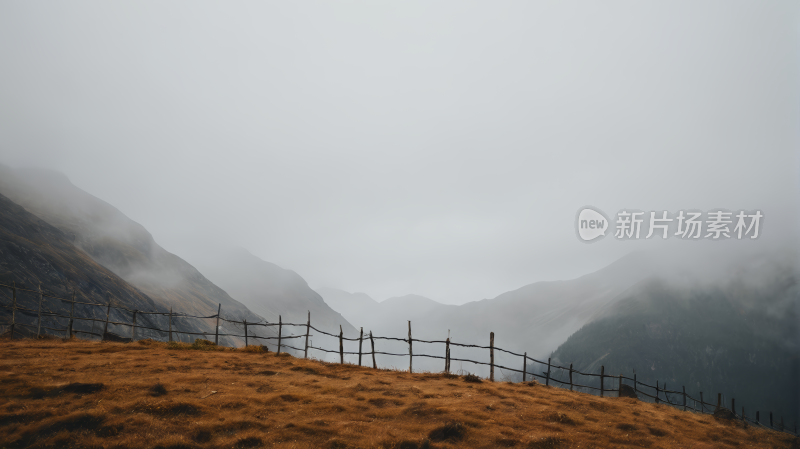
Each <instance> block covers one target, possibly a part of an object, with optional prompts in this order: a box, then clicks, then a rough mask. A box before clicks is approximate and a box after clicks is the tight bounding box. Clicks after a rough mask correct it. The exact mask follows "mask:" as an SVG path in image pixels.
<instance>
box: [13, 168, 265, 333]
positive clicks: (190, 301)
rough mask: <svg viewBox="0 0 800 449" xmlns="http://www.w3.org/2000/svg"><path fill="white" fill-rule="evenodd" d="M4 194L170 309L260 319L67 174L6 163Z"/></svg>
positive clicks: (204, 314)
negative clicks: (220, 310)
mask: <svg viewBox="0 0 800 449" xmlns="http://www.w3.org/2000/svg"><path fill="white" fill-rule="evenodd" d="M0 194H3V195H5V196H6V197H8V198H9V199H11V200H12V201H14V202H15V203H17V204H19V205H21V206H22V207H24V208H25V209H26V210H28V211H29V212H31V213H33V214H34V215H36V216H37V217H39V218H40V219H42V220H44V221H46V222H47V223H50V224H51V225H53V226H55V227H56V228H58V229H59V230H61V231H62V232H63V233H64V235H66V238H67V239H68V241H70V242H71V243H73V244H74V245H75V246H76V247H78V248H80V249H82V250H83V251H85V252H86V254H88V255H89V256H90V257H91V258H92V259H94V260H95V261H96V262H97V263H99V264H100V265H102V266H104V267H106V268H108V269H109V270H111V271H112V272H113V273H115V274H116V275H117V276H119V277H120V278H122V279H124V280H126V281H127V282H129V283H130V284H131V285H134V286H136V287H137V288H138V289H139V290H140V291H142V292H143V293H145V294H146V295H147V296H148V297H150V298H151V299H152V300H153V301H154V302H155V303H157V304H159V305H160V306H162V307H164V308H167V309H168V308H169V307H172V308H173V310H174V311H176V312H184V313H188V314H193V315H200V316H210V315H215V314H216V313H217V308H218V306H219V305H220V304H221V305H222V310H223V315H227V316H229V317H233V318H236V319H241V318H247V319H250V320H252V321H258V320H259V318H260V317H258V316H257V315H255V314H253V313H252V312H251V311H250V310H248V309H247V307H245V306H244V305H242V304H241V303H240V302H238V301H236V300H235V299H233V298H231V296H230V295H228V293H226V292H225V291H224V290H222V289H221V288H219V287H218V286H216V285H214V284H213V283H212V282H211V281H209V280H208V279H207V278H206V277H205V276H203V275H202V274H201V273H200V272H199V271H197V270H196V269H195V268H194V267H193V266H191V265H190V264H189V263H187V262H186V261H184V260H183V259H181V258H180V257H178V256H176V255H174V254H172V253H169V252H168V251H166V250H165V249H164V248H162V247H161V246H159V245H158V244H157V243H156V242H155V240H154V239H153V237H152V235H150V233H149V232H147V230H146V229H145V228H144V227H143V226H142V225H140V224H139V223H136V222H135V221H133V220H131V219H130V218H128V217H127V216H125V215H124V214H123V213H122V212H120V211H119V210H118V209H117V208H115V207H113V206H112V205H110V204H108V203H106V202H105V201H102V200H100V199H99V198H96V197H94V196H92V195H90V194H89V193H87V192H85V191H83V190H81V189H79V188H78V187H76V186H75V185H73V184H72V183H71V182H70V181H69V180H68V179H67V178H66V176H64V175H63V174H61V173H58V172H53V171H49V170H41V169H18V170H13V169H11V168H9V167H7V166H4V165H1V164H0ZM212 327H213V326H212Z"/></svg>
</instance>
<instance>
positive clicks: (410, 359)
mask: <svg viewBox="0 0 800 449" xmlns="http://www.w3.org/2000/svg"><path fill="white" fill-rule="evenodd" d="M413 363H414V352H413V351H412V350H411V320H409V321H408V372H409V374H410V373H413V372H414V371H413V370H412V365H413Z"/></svg>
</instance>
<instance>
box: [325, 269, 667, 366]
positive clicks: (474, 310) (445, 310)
mask: <svg viewBox="0 0 800 449" xmlns="http://www.w3.org/2000/svg"><path fill="white" fill-rule="evenodd" d="M661 265H662V263H661V262H660V261H659V259H658V258H657V257H653V256H652V255H651V254H649V253H634V254H630V255H628V256H626V257H623V258H622V259H620V260H618V261H616V262H614V263H612V264H611V265H609V266H607V267H605V268H603V269H601V270H599V271H597V272H595V273H591V274H588V275H585V276H582V277H580V278H577V279H572V280H568V281H547V282H537V283H535V284H530V285H526V286H524V287H521V288H519V289H517V290H514V291H511V292H507V293H504V294H502V295H499V296H498V297H496V298H494V299H485V300H482V301H476V302H470V303H467V304H463V305H460V306H456V305H446V304H441V303H438V302H436V301H434V300H431V299H428V298H424V297H422V296H418V295H408V296H403V297H397V298H391V299H387V300H385V301H383V302H380V303H377V302H375V301H374V300H372V299H371V298H369V297H368V296H367V295H365V294H363V293H359V294H349V293H347V292H343V291H341V290H336V289H329V288H324V289H320V290H318V292H319V293H320V294H321V295H322V297H323V299H325V301H326V302H329V304H332V305H333V308H334V309H335V310H337V311H339V312H341V313H342V315H343V316H344V317H345V318H347V319H348V321H350V322H351V323H353V324H354V325H355V326H364V330H365V332H368V331H369V330H371V331H373V333H374V334H375V335H380V336H388V337H403V336H405V335H407V334H408V321H411V326H412V335H413V336H414V338H420V339H425V340H444V339H445V338H447V336H448V334H449V335H450V337H451V338H452V341H455V342H458V343H467V344H479V345H483V346H486V345H488V343H489V333H490V332H494V333H495V345H496V346H497V347H500V348H503V349H507V350H510V351H514V352H519V353H522V352H527V353H528V355H529V356H530V357H537V358H546V357H547V356H548V355H549V354H550V353H551V352H552V351H553V350H555V349H556V348H557V347H558V345H559V344H561V343H563V342H564V340H566V339H567V337H568V336H570V335H571V334H572V333H574V332H575V331H577V330H578V329H580V328H581V326H583V325H584V324H586V323H588V322H589V321H590V320H591V319H592V318H593V317H595V316H596V315H597V314H598V313H599V312H601V311H602V310H603V309H604V308H606V307H608V306H610V305H611V304H613V303H614V301H616V300H617V299H618V296H619V295H620V294H621V293H622V292H624V291H625V290H626V289H628V288H630V287H631V286H633V285H634V284H636V283H637V282H639V281H640V280H642V279H644V278H646V277H647V276H649V275H651V274H653V273H654V272H657V271H658V270H660V269H661ZM337 307H338V309H337ZM381 344H384V343H381ZM386 345H388V348H390V349H392V351H391V352H394V353H403V352H405V353H408V349H407V347H403V345H402V344H398V343H391V342H387V343H386ZM440 346H441V347H440ZM481 351H483V352H481ZM418 352H419V353H420V354H422V353H430V354H433V355H442V354H443V353H444V347H443V345H420V346H419V349H417V348H414V353H415V354H416V353H418ZM484 352H486V351H485V350H476V349H467V348H457V349H452V356H453V357H460V356H457V355H456V353H459V354H461V355H463V356H465V358H473V359H476V360H484V359H488V356H487V354H484ZM496 357H497V360H498V362H499V363H508V364H509V365H508V366H511V367H515V368H516V367H520V368H521V366H522V360H516V359H514V358H513V357H511V356H507V355H504V354H496ZM379 359H380V360H381V361H382V363H385V364H387V365H389V366H391V365H398V364H403V363H406V362H403V361H398V359H397V358H396V357H395V358H391V357H388V356H387V357H380V358H379ZM415 363H416V362H415ZM440 365H441V362H440V361H438V360H430V359H427V360H426V361H422V362H420V365H419V366H420V368H421V369H423V368H424V369H431V370H441V366H440ZM464 369H465V370H468V371H470V372H477V373H484V371H486V368H484V367H481V366H474V365H469V366H466V367H464Z"/></svg>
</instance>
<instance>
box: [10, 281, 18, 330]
mask: <svg viewBox="0 0 800 449" xmlns="http://www.w3.org/2000/svg"><path fill="white" fill-rule="evenodd" d="M16 324H17V281H14V282H13V283H12V284H11V339H12V340H13V339H14V327H16Z"/></svg>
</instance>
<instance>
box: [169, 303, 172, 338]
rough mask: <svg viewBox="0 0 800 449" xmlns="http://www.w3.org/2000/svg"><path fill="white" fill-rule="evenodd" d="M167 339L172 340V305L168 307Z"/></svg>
mask: <svg viewBox="0 0 800 449" xmlns="http://www.w3.org/2000/svg"><path fill="white" fill-rule="evenodd" d="M169 341H170V342H171V341H172V307H170V308H169Z"/></svg>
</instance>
